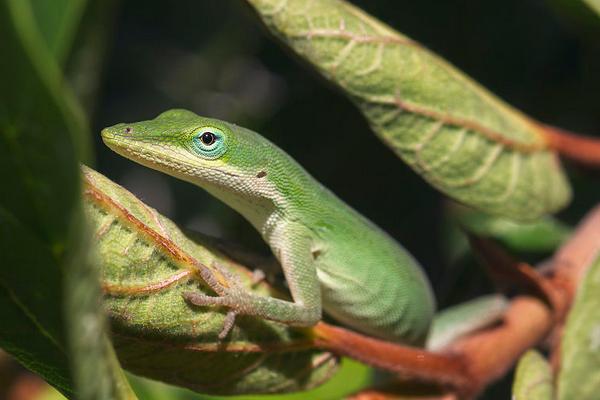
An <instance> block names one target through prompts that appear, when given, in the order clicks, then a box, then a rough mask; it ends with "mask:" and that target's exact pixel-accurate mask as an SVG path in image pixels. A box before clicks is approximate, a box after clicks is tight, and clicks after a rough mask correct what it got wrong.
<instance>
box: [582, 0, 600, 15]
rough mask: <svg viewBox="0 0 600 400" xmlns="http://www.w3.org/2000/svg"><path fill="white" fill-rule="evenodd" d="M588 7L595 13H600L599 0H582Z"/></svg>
mask: <svg viewBox="0 0 600 400" xmlns="http://www.w3.org/2000/svg"><path fill="white" fill-rule="evenodd" d="M584 2H585V3H586V4H587V5H588V7H589V8H591V9H592V10H594V11H595V12H596V14H598V15H600V0H584Z"/></svg>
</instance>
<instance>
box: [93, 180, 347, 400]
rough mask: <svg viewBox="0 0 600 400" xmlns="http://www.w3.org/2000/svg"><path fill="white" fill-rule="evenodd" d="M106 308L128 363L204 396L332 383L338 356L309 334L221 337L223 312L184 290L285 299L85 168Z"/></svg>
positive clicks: (260, 326)
mask: <svg viewBox="0 0 600 400" xmlns="http://www.w3.org/2000/svg"><path fill="white" fill-rule="evenodd" d="M83 171H84V182H85V199H86V209H87V214H88V217H89V219H90V220H91V221H92V223H93V224H94V226H95V230H96V240H97V247H98V251H99V254H100V259H101V264H102V267H101V275H102V284H103V288H104V292H105V303H106V307H107V309H108V312H109V316H110V319H111V322H112V326H113V341H114V345H115V348H116V350H117V353H118V356H119V359H120V361H121V363H122V365H123V366H124V367H125V368H126V369H128V370H130V371H132V372H134V373H137V374H140V375H144V376H147V377H150V378H153V379H158V380H161V381H164V382H167V383H172V384H176V385H179V386H184V387H187V388H190V389H193V390H196V391H202V392H204V393H220V394H236V393H238V394H240V393H257V392H262V393H266V392H273V393H279V392H289V391H298V390H306V389H309V388H312V387H314V386H317V385H319V384H320V383H322V382H324V381H326V380H327V379H328V378H329V377H330V376H331V375H332V374H333V373H334V372H335V371H336V370H337V366H338V359H337V358H336V357H335V356H334V355H332V354H331V353H329V352H325V351H319V350H314V349H313V348H312V347H314V346H313V338H312V337H311V335H310V330H301V329H292V328H290V327H288V326H286V325H283V324H279V323H275V322H269V321H262V320H259V319H256V318H253V317H245V316H238V317H237V318H236V321H235V324H234V327H233V329H232V331H231V332H230V333H229V335H228V336H227V337H226V338H225V339H224V340H220V339H219V337H218V336H219V333H220V332H221V330H222V328H223V324H224V322H225V318H226V311H227V310H224V309H217V308H213V307H196V306H193V305H190V304H188V303H187V302H186V301H185V300H184V298H183V296H182V295H183V293H185V292H190V291H191V292H193V291H199V292H203V293H205V294H207V295H214V293H213V292H212V291H211V290H210V289H209V288H208V286H207V285H206V284H205V282H204V280H203V279H204V278H202V277H203V276H204V277H207V276H208V277H210V279H216V280H218V281H219V282H220V283H221V284H223V285H233V284H237V285H242V286H246V287H247V289H248V290H252V291H255V292H257V293H259V294H261V295H266V296H281V295H280V294H278V293H277V292H275V291H274V290H273V289H271V288H270V287H269V286H268V285H267V284H265V283H260V284H256V285H253V281H252V274H251V273H250V272H249V271H248V270H246V269H245V268H244V267H242V266H241V265H239V264H237V263H235V262H234V261H232V260H231V259H229V258H228V257H226V256H225V255H224V254H223V253H221V252H220V251H218V250H217V249H216V248H215V247H214V246H212V245H211V244H210V243H209V241H208V240H204V241H201V240H202V239H201V237H199V236H195V238H196V241H192V240H191V239H190V238H188V237H187V236H186V235H185V234H184V233H183V232H182V231H181V230H180V229H179V228H178V227H177V226H176V225H175V224H174V223H173V222H171V221H170V220H168V219H167V218H165V217H163V216H161V215H160V214H158V213H157V212H156V210H154V209H152V208H150V207H148V206H147V205H145V204H144V203H142V202H141V201H140V200H139V199H137V198H136V197H135V196H133V195H132V194H131V193H129V192H128V191H126V190H125V189H123V188H122V187H120V186H118V185H116V184H115V183H113V182H111V181H110V180H108V179H107V178H105V177H103V176H102V175H100V174H98V173H97V172H94V171H92V170H90V169H89V168H84V170H83Z"/></svg>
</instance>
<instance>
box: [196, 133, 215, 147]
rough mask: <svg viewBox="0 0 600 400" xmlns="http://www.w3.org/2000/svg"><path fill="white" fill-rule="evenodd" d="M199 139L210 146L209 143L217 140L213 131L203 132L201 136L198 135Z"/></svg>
mask: <svg viewBox="0 0 600 400" xmlns="http://www.w3.org/2000/svg"><path fill="white" fill-rule="evenodd" d="M200 141H201V142H202V143H203V144H205V145H207V146H210V145H211V144H213V143H214V142H216V141H217V137H216V136H215V134H214V133H212V132H204V133H203V134H202V135H201V136H200Z"/></svg>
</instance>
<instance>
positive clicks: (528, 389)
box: [512, 350, 553, 400]
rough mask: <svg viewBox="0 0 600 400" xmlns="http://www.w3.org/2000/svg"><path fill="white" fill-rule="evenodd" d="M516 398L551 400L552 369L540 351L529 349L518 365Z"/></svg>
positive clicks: (514, 384) (520, 399) (515, 381)
mask: <svg viewBox="0 0 600 400" xmlns="http://www.w3.org/2000/svg"><path fill="white" fill-rule="evenodd" d="M512 398H513V399H514V400H551V399H553V395H552V369H551V368H550V364H548V362H547V361H546V359H545V358H544V357H542V355H541V354H540V353H538V352H537V351H535V350H529V351H528V352H527V353H525V354H524V355H523V356H522V357H521V359H520V360H519V363H518V365H517V370H516V372H515V380H514V382H513V397H512Z"/></svg>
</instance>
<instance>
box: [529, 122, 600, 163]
mask: <svg viewBox="0 0 600 400" xmlns="http://www.w3.org/2000/svg"><path fill="white" fill-rule="evenodd" d="M540 127H541V132H542V134H543V135H544V136H545V137H546V139H547V140H548V144H549V145H550V147H551V148H552V149H554V150H556V151H557V152H558V153H559V154H560V155H562V156H564V157H566V158H569V159H572V160H574V161H577V162H580V163H582V164H584V165H588V166H591V167H594V168H599V167H600V139H599V138H594V137H591V136H582V135H577V134H575V133H572V132H568V131H566V130H563V129H560V128H556V127H553V126H549V125H540Z"/></svg>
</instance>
